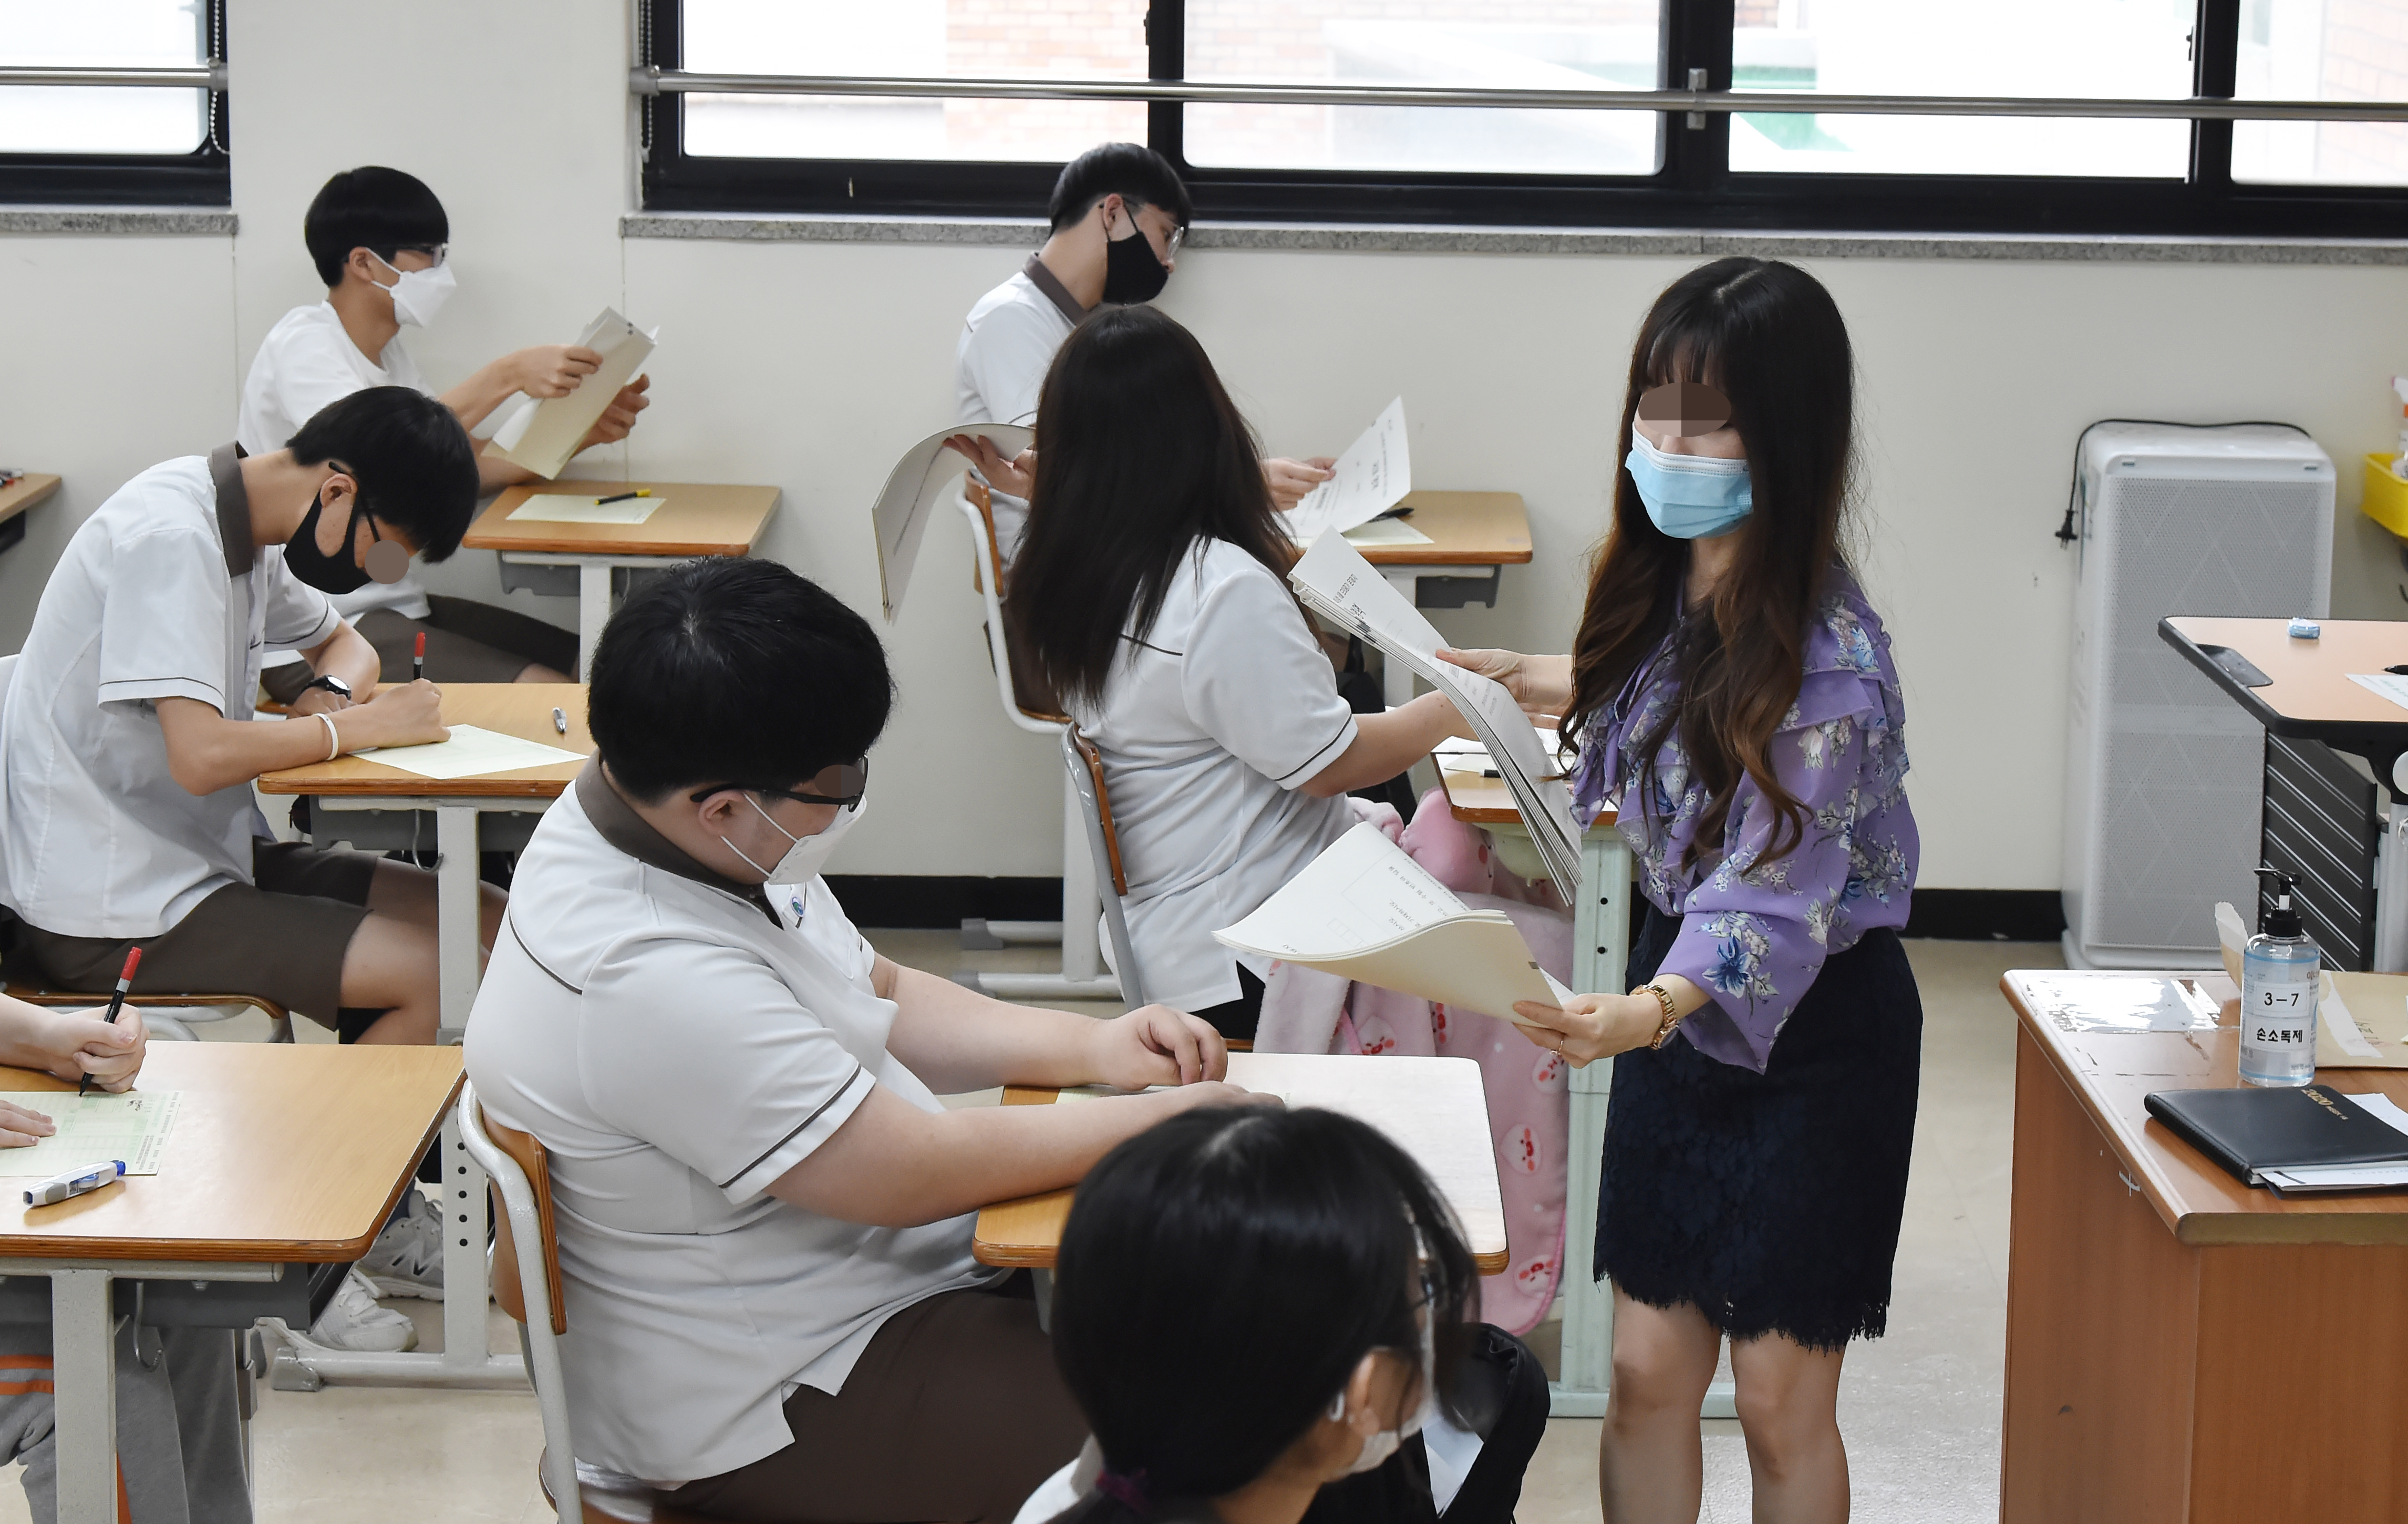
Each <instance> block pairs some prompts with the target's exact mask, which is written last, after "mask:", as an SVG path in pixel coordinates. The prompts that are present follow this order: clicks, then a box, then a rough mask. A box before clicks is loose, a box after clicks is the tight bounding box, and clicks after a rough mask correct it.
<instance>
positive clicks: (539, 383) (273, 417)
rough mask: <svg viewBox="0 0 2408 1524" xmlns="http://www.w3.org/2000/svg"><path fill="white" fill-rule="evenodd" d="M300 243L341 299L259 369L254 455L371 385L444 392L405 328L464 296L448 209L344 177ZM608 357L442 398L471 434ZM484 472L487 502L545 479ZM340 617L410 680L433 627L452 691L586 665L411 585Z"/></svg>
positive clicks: (245, 424)
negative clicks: (422, 369)
mask: <svg viewBox="0 0 2408 1524" xmlns="http://www.w3.org/2000/svg"><path fill="white" fill-rule="evenodd" d="M301 236H302V239H303V241H304V242H306V243H307V244H308V249H309V257H310V259H311V260H312V261H314V262H315V263H316V265H317V266H318V276H319V278H320V279H321V280H324V281H325V282H326V298H325V300H323V301H322V302H312V303H310V304H308V305H307V306H303V307H296V308H294V309H293V310H292V311H290V312H287V313H285V314H284V316H283V317H282V318H280V319H279V320H278V322H277V324H276V326H275V327H273V328H271V329H269V330H268V333H267V337H266V338H265V339H264V340H262V341H261V343H260V346H259V353H258V354H257V355H256V356H254V357H253V358H252V360H251V372H250V374H249V375H248V376H246V377H245V378H244V379H243V384H242V410H241V414H240V417H239V419H238V421H237V423H236V428H235V439H236V442H237V443H239V444H240V445H241V446H242V447H243V448H244V449H245V450H248V451H250V452H251V453H252V454H254V455H264V454H266V453H270V452H272V451H277V450H281V449H283V448H284V444H285V441H286V440H288V439H292V437H293V434H294V430H296V429H298V428H299V427H300V426H301V424H302V421H303V420H305V419H307V418H309V417H310V416H312V415H313V414H315V413H316V412H317V411H318V410H319V409H321V408H323V407H324V406H325V405H326V404H328V403H329V402H332V401H334V400H335V399H336V398H337V397H341V396H347V395H350V394H351V393H353V392H356V391H358V390H360V389H361V388H362V387H366V386H388V385H390V386H409V387H413V388H415V389H417V390H419V391H422V392H425V391H429V390H430V389H429V388H428V386H427V384H426V381H425V380H424V378H423V376H422V375H421V374H420V373H419V369H418V363H417V362H416V361H415V360H413V359H411V358H410V355H409V351H408V350H406V349H404V348H403V347H402V344H401V339H400V333H401V330H402V328H403V327H404V326H412V327H427V326H431V325H432V324H433V323H434V322H435V318H436V314H437V312H438V311H440V310H441V309H442V307H443V304H444V303H445V302H446V301H447V300H448V299H449V298H450V296H451V295H452V287H453V276H452V266H451V262H450V260H449V258H448V257H447V253H446V249H447V245H448V243H449V241H450V238H451V236H452V235H451V221H450V219H449V218H448V217H447V216H446V215H445V213H444V210H443V203H442V202H440V201H437V199H436V198H435V193H434V192H433V191H430V190H428V189H427V188H426V185H425V184H424V182H423V181H421V180H419V179H418V178H417V177H415V176H413V175H407V174H404V173H403V172H402V171H400V170H398V169H386V168H383V167H381V166H380V165H366V166H363V167H361V168H358V169H347V170H345V171H343V172H342V173H341V174H339V175H337V176H335V177H334V179H332V180H328V181H327V182H326V183H325V185H324V186H323V187H322V188H321V189H320V190H319V192H318V194H317V197H316V199H314V200H312V201H311V202H310V203H309V209H308V213H307V214H306V215H305V216H304V217H303V219H302V223H301ZM601 360H602V357H601V356H600V355H599V354H596V353H595V352H594V351H592V350H589V349H583V348H580V347H578V346H575V345H570V344H544V345H538V346H537V347H536V348H534V349H524V350H518V351H515V352H512V353H509V354H505V355H503V356H502V357H501V358H500V359H498V360H495V361H493V362H491V363H490V364H488V365H486V366H485V367H483V368H481V369H480V370H479V371H477V373H476V374H474V375H472V376H470V377H469V378H468V379H467V380H466V381H462V382H461V383H460V384H459V385H457V386H454V387H453V388H452V390H450V391H448V392H445V393H443V394H442V398H441V400H442V402H443V404H444V406H446V407H448V408H450V409H451V410H452V412H454V413H455V414H457V415H458V417H459V419H460V422H461V424H462V425H463V426H465V427H467V428H475V427H476V426H477V425H478V424H480V423H482V422H483V421H484V420H485V419H486V418H487V417H488V416H490V415H491V414H492V413H493V411H494V410H495V409H496V408H498V407H500V406H501V405H502V404H503V403H504V402H507V401H508V400H509V398H511V397H512V396H514V395H518V394H519V393H522V392H523V393H525V394H526V395H529V396H533V397H556V396H566V395H568V394H569V393H570V392H572V391H575V390H576V389H577V383H578V381H580V380H581V379H582V378H583V377H585V376H587V375H590V374H592V372H593V371H594V369H595V367H596V366H598V365H599V364H601ZM651 384H652V383H651V381H650V380H649V379H647V378H644V377H638V378H637V379H636V380H635V381H631V382H629V383H628V384H627V385H626V386H624V387H623V388H621V390H620V392H619V394H618V395H617V397H615V398H614V399H613V400H612V402H611V404H610V406H609V408H607V409H606V410H604V411H603V414H602V417H601V418H600V419H599V420H598V421H597V422H596V423H595V425H594V427H593V429H592V430H591V431H590V432H588V433H587V435H586V437H585V440H584V443H583V444H581V445H580V446H579V447H578V448H580V449H587V448H590V447H592V446H594V445H597V444H607V443H610V442H612V441H615V440H618V439H625V438H626V437H627V431H628V430H629V429H631V428H633V427H634V426H635V424H636V415H637V414H638V412H641V411H642V410H644V409H645V408H646V407H647V406H649V405H650V403H649V399H648V398H647V397H646V396H645V395H644V394H645V391H646V389H647V388H649V387H650V386H651ZM478 448H479V449H480V451H481V450H482V449H483V446H482V445H481V444H480V446H479V447H478ZM477 474H478V478H479V481H480V485H481V488H482V490H483V491H484V492H488V493H490V492H496V491H499V490H500V489H501V488H503V487H505V486H509V485H510V484H511V483H513V482H528V481H532V480H534V477H535V473H534V472H532V471H529V470H527V469H525V468H524V467H520V466H514V465H512V464H511V463H510V462H509V461H506V460H503V459H501V458H500V457H499V456H496V455H487V454H481V453H480V456H479V458H478V461H477ZM335 608H336V610H337V611H338V612H339V613H341V614H342V615H343V616H344V617H345V618H347V619H350V620H351V621H352V623H353V624H354V625H355V626H356V627H357V628H358V629H359V632H360V633H361V634H362V635H364V636H366V638H367V640H368V643H369V644H371V645H373V646H375V647H376V649H377V654H378V656H379V658H380V663H381V667H382V672H383V676H384V678H385V680H386V681H388V682H396V683H397V682H400V681H401V680H403V679H404V678H406V677H408V676H409V670H410V668H409V663H410V660H411V658H412V656H413V654H414V653H415V648H416V641H417V637H418V636H419V635H420V634H422V633H423V634H424V635H425V637H426V661H427V666H428V669H430V670H432V671H433V672H434V673H435V674H436V675H437V677H438V678H440V679H442V680H444V681H446V682H452V683H509V682H513V681H515V682H522V683H565V682H566V681H568V679H567V676H566V674H567V672H568V671H569V670H570V669H573V668H574V667H575V666H576V663H577V637H576V635H575V634H573V633H572V632H570V631H567V630H564V629H560V628H557V627H556V626H554V625H547V624H545V623H544V622H543V621H542V620H539V619H536V618H532V617H530V616H529V615H526V614H523V613H520V612H517V611H514V610H509V609H501V608H496V607H495V606H493V605H491V604H484V603H477V602H474V601H472V600H470V599H467V598H455V597H440V596H437V595H430V594H429V593H428V592H427V591H426V590H425V589H424V588H423V587H421V586H420V585H419V584H418V582H417V579H415V578H412V577H404V578H402V579H401V580H400V581H399V582H392V583H389V584H384V585H378V586H370V587H366V588H362V589H361V590H360V591H358V592H356V593H350V594H345V595H342V596H341V597H337V599H336V600H335ZM307 681H308V671H307V670H306V669H303V668H300V667H298V666H296V665H293V664H289V663H286V664H279V663H277V662H274V661H271V662H270V665H269V670H268V673H267V684H268V691H269V693H270V695H271V697H276V698H278V699H281V700H285V701H288V702H289V701H290V700H291V698H292V697H294V695H295V694H297V693H298V692H299V691H300V685H301V684H302V683H305V682H307Z"/></svg>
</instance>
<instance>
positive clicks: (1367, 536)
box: [1345, 519, 1438, 550]
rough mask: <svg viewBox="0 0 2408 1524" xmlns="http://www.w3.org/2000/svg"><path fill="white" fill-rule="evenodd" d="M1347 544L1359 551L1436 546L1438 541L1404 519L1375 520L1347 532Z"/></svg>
mask: <svg viewBox="0 0 2408 1524" xmlns="http://www.w3.org/2000/svg"><path fill="white" fill-rule="evenodd" d="M1345 534H1346V543H1347V544H1349V545H1353V546H1355V547H1356V548H1357V549H1359V550H1375V549H1377V548H1379V547H1381V546H1383V545H1435V544H1437V543H1438V541H1437V540H1435V539H1431V538H1430V537H1429V536H1427V535H1426V534H1423V533H1422V532H1421V531H1420V530H1418V529H1416V528H1414V527H1413V526H1412V525H1410V524H1408V523H1406V522H1405V521H1404V520H1402V519H1373V520H1372V521H1371V522H1370V523H1369V524H1358V525H1355V527H1354V528H1352V529H1349V530H1347V531H1345Z"/></svg>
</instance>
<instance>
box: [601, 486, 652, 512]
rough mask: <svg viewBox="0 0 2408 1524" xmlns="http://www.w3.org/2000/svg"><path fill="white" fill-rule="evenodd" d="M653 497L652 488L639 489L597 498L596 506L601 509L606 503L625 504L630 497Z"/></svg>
mask: <svg viewBox="0 0 2408 1524" xmlns="http://www.w3.org/2000/svg"><path fill="white" fill-rule="evenodd" d="M650 496H652V488H650V487H638V488H637V489H635V490H634V491H633V492H622V493H615V494H613V495H611V496H608V497H596V498H595V499H594V506H595V507H596V508H600V507H601V506H602V505H603V504H604V503H624V502H625V501H626V500H627V499H628V498H630V497H650Z"/></svg>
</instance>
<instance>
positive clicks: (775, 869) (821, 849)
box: [720, 794, 869, 884]
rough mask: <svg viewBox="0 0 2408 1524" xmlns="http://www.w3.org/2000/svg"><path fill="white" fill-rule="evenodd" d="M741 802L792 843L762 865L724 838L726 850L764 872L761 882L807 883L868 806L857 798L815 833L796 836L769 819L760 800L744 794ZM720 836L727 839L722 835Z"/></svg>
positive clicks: (824, 865)
mask: <svg viewBox="0 0 2408 1524" xmlns="http://www.w3.org/2000/svg"><path fill="white" fill-rule="evenodd" d="M744 802H745V803H747V804H749V805H751V806H753V812H754V813H756V814H758V815H759V816H760V817H761V818H762V819H764V820H767V821H768V822H769V828H770V829H771V830H773V831H776V832H777V833H778V834H779V835H780V836H782V837H784V838H785V839H786V840H787V841H791V842H793V843H794V845H792V846H790V847H788V848H787V849H786V855H784V856H782V857H781V858H779V859H778V860H777V861H776V862H774V863H772V864H770V865H769V866H768V867H767V868H764V867H762V866H761V865H760V864H759V863H756V862H754V861H753V855H752V854H751V853H748V852H746V851H745V850H744V849H743V848H742V847H739V846H738V845H737V844H736V843H735V842H733V841H727V839H726V838H725V837H724V836H723V837H721V838H720V840H721V841H727V850H728V851H730V852H732V853H734V854H736V855H738V856H739V857H741V858H743V859H744V861H745V864H746V866H748V867H750V868H751V869H752V870H753V871H754V872H756V873H760V874H763V875H766V876H765V878H764V880H763V882H765V883H768V884H808V883H810V881H811V880H813V879H815V878H817V877H819V875H820V870H822V869H824V868H825V867H827V860H828V858H829V856H830V855H833V854H834V853H835V851H836V844H837V843H838V842H839V841H843V840H844V833H845V832H847V831H849V830H851V829H853V827H854V826H855V825H856V824H858V823H859V822H860V820H861V816H862V812H864V811H865V810H867V809H868V808H869V800H868V799H867V798H861V799H858V800H856V801H854V803H853V807H852V808H851V809H847V810H839V811H838V812H836V818H835V819H834V820H831V821H829V822H828V823H827V828H826V829H825V830H823V831H821V832H820V833H819V834H818V835H816V836H796V834H795V833H794V832H792V831H790V830H788V829H786V827H783V826H781V825H779V824H778V822H777V821H776V820H775V819H772V818H771V816H770V814H769V812H768V811H767V810H764V809H762V808H761V803H760V801H759V800H758V799H755V798H753V796H752V795H750V794H747V795H745V796H744Z"/></svg>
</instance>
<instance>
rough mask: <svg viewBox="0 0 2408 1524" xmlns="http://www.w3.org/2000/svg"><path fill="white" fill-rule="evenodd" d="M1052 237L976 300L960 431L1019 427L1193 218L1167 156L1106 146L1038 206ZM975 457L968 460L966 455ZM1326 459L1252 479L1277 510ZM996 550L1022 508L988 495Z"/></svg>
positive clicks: (1321, 478)
mask: <svg viewBox="0 0 2408 1524" xmlns="http://www.w3.org/2000/svg"><path fill="white" fill-rule="evenodd" d="M1047 209H1048V214H1049V215H1050V216H1051V217H1052V219H1053V223H1054V231H1053V235H1052V237H1048V238H1047V239H1046V240H1045V246H1044V247H1043V248H1041V249H1039V250H1038V251H1037V252H1035V253H1034V254H1031V255H1030V256H1028V263H1027V264H1026V265H1025V266H1021V269H1020V272H1019V273H1018V274H1016V275H1014V276H1012V278H1011V280H1006V281H1005V282H1004V283H1003V284H1001V285H999V286H997V287H996V288H995V289H994V290H993V291H990V292H988V293H987V294H986V295H983V296H982V297H980V298H979V301H978V305H977V306H976V307H973V308H971V309H970V315H969V317H968V320H967V321H965V322H964V323H963V324H962V337H961V340H960V342H959V343H958V344H957V345H956V346H955V347H954V383H955V391H956V393H957V395H956V398H955V404H954V412H955V415H956V416H957V417H959V418H960V420H961V421H962V422H963V423H965V424H1029V423H1033V422H1035V421H1036V418H1037V394H1038V392H1039V390H1041V389H1042V388H1043V386H1044V384H1045V372H1046V370H1047V369H1048V368H1049V367H1052V365H1053V364H1054V351H1055V350H1058V349H1060V348H1061V347H1062V340H1064V339H1066V338H1069V337H1070V330H1071V329H1073V328H1075V327H1077V326H1078V325H1079V324H1080V323H1082V322H1083V321H1084V320H1085V318H1086V316H1087V314H1088V313H1090V312H1092V311H1094V310H1095V309H1097V307H1098V306H1100V305H1101V304H1103V303H1106V302H1111V303H1112V304H1114V305H1115V306H1125V305H1127V304H1130V303H1133V302H1150V301H1152V300H1154V297H1155V296H1157V295H1160V294H1161V292H1162V288H1163V286H1164V284H1165V283H1166V282H1167V281H1168V280H1169V279H1170V272H1171V269H1172V267H1173V266H1175V265H1176V264H1177V263H1178V259H1179V246H1180V244H1181V242H1182V241H1183V240H1184V239H1185V237H1186V236H1187V224H1188V223H1189V222H1190V221H1192V220H1193V219H1194V217H1195V214H1196V207H1195V203H1194V202H1193V201H1191V200H1190V199H1189V198H1188V194H1187V187H1186V185H1185V183H1183V181H1182V180H1180V178H1179V171H1178V170H1176V169H1173V168H1172V167H1171V166H1170V161H1169V160H1168V159H1166V158H1164V157H1163V156H1162V155H1161V154H1159V153H1157V152H1155V151H1154V150H1152V149H1150V148H1146V147H1144V146H1142V145H1140V144H1137V143H1105V144H1102V145H1101V146H1099V147H1097V148H1091V149H1089V150H1088V151H1086V152H1084V153H1082V154H1080V155H1079V156H1078V157H1077V158H1075V159H1073V160H1071V161H1070V162H1069V163H1068V165H1064V166H1063V169H1062V175H1061V178H1060V179H1059V180H1055V181H1054V198H1053V201H1052V202H1051V204H1050V205H1049V207H1048V208H1047ZM971 458H972V459H976V458H977V457H976V455H972V457H971ZM1333 464H1335V463H1334V462H1333V461H1331V460H1329V459H1327V458H1326V457H1317V458H1315V459H1312V460H1287V459H1283V458H1282V459H1270V460H1266V461H1264V462H1263V478H1264V480H1265V481H1266V482H1269V485H1270V489H1271V499H1272V501H1273V502H1274V503H1275V504H1276V505H1277V506H1279V507H1281V508H1293V507H1295V506H1296V503H1297V499H1298V498H1300V497H1302V496H1304V495H1305V494H1306V493H1308V492H1311V491H1312V489H1313V488H1314V487H1315V486H1316V485H1318V484H1320V483H1321V482H1326V481H1328V480H1329V467H1331V466H1332V465H1333ZM993 502H994V507H995V529H996V549H997V550H998V551H999V552H1000V553H1001V554H1002V555H1003V558H1004V559H1005V560H1006V561H1010V560H1011V557H1012V554H1013V553H1014V552H1015V551H1017V550H1018V549H1019V547H1020V534H1021V530H1022V528H1023V527H1024V526H1025V525H1026V524H1027V522H1028V505H1027V504H1026V503H1025V502H1023V501H1022V500H1021V499H1019V498H1017V497H1013V496H1008V495H1006V494H1004V493H1001V492H996V493H995V494H994V496H993Z"/></svg>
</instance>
